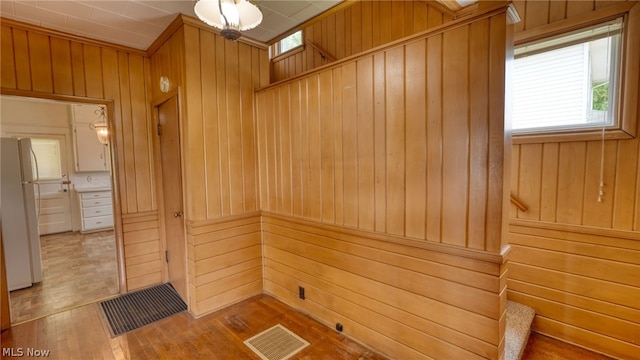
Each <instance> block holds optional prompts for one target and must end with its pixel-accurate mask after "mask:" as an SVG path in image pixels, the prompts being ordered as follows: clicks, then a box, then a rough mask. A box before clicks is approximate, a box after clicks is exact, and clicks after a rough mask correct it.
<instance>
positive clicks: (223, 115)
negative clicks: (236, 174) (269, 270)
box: [215, 38, 231, 216]
mask: <svg viewBox="0 0 640 360" xmlns="http://www.w3.org/2000/svg"><path fill="white" fill-rule="evenodd" d="M225 42H226V41H224V40H223V39H220V38H218V39H216V42H215V43H216V49H215V54H216V92H215V97H216V101H217V103H218V105H217V109H218V114H217V120H218V148H219V152H220V170H219V174H220V190H219V192H220V201H221V203H222V206H221V209H222V215H223V216H227V215H229V214H230V213H231V204H230V203H229V190H228V189H229V159H230V153H229V141H228V139H229V135H228V126H229V125H228V118H229V117H228V112H227V105H226V91H218V89H225V84H226V83H227V71H226V61H227V54H226V47H225Z"/></svg>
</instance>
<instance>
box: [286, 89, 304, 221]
mask: <svg viewBox="0 0 640 360" xmlns="http://www.w3.org/2000/svg"><path fill="white" fill-rule="evenodd" d="M301 91H302V88H301V82H300V81H295V82H293V83H292V84H290V86H289V97H290V99H291V107H290V114H291V162H292V167H291V172H292V174H291V183H292V186H291V197H292V201H293V215H294V216H299V217H302V215H303V198H302V191H303V188H302V172H303V167H302V124H301V123H300V121H301V119H302V103H301V101H300V93H301Z"/></svg>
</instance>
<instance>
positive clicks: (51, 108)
mask: <svg viewBox="0 0 640 360" xmlns="http://www.w3.org/2000/svg"><path fill="white" fill-rule="evenodd" d="M80 101H84V99H80ZM0 102H1V104H2V106H1V107H0V108H1V111H2V113H1V116H0V125H1V127H0V133H1V134H0V135H1V136H2V137H3V138H28V139H31V141H30V142H31V149H32V153H33V160H32V166H33V168H34V173H36V174H38V175H36V178H35V179H34V180H35V181H34V185H33V186H34V188H35V189H34V193H35V198H36V201H35V204H29V206H31V205H33V206H35V207H36V210H37V213H38V218H37V226H36V228H37V231H38V233H39V238H40V254H41V256H40V259H34V258H33V257H32V259H31V261H38V260H39V261H41V265H42V281H34V282H33V284H32V285H31V286H27V287H24V286H25V285H20V286H17V287H14V288H11V286H10V287H9V290H10V293H9V303H10V308H11V323H12V324H14V325H15V324H18V323H22V322H25V321H29V320H33V319H37V318H40V317H43V316H46V315H50V314H53V313H57V312H60V311H64V310H68V309H70V308H74V307H77V306H80V305H84V304H87V303H91V302H95V301H99V300H103V299H105V298H109V297H112V296H115V295H117V294H119V293H120V284H119V282H118V279H119V278H120V276H119V275H120V274H119V270H118V269H119V268H120V266H119V264H118V261H119V260H118V251H119V245H118V241H117V236H116V234H115V231H114V229H113V225H114V221H113V220H114V216H115V214H116V211H114V210H115V209H114V208H113V204H114V202H113V197H114V193H113V191H112V184H113V183H114V180H115V174H114V172H113V171H112V167H111V164H110V148H109V145H102V144H100V143H99V141H97V135H96V133H95V132H94V131H85V130H88V129H89V124H90V123H91V122H93V121H94V120H95V119H96V118H97V117H98V115H97V114H96V112H95V109H97V108H99V107H100V106H102V107H104V105H105V104H103V103H91V102H75V101H73V100H70V101H66V100H57V99H56V100H54V99H41V98H30V97H23V96H7V95H1V96H0ZM85 127H86V128H87V129H84V128H85ZM87 144H89V145H87ZM79 154H82V157H80V156H78V155H79ZM87 158H88V159H89V160H87ZM79 159H82V161H83V162H82V163H81V162H80V161H79ZM92 159H93V160H92ZM40 174H41V175H40ZM2 207H3V208H4V207H5V206H4V204H3V206H2ZM6 226H7V224H3V234H4V231H5V227H6ZM8 241H11V239H9V238H7V237H5V236H3V242H4V245H5V250H6V249H7V244H6V243H7V242H8ZM7 256H11V254H9V253H7V252H6V251H5V257H7ZM10 283H11V282H10V281H9V284H10Z"/></svg>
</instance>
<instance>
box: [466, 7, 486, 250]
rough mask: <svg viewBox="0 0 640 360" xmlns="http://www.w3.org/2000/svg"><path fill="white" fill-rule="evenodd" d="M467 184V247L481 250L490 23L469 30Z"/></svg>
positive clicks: (483, 238)
mask: <svg viewBox="0 0 640 360" xmlns="http://www.w3.org/2000/svg"><path fill="white" fill-rule="evenodd" d="M469 34H470V35H469V36H470V39H469V42H470V45H469V85H470V89H469V101H470V103H469V115H470V118H469V152H470V153H471V154H473V155H472V156H471V157H470V158H469V178H470V179H481V181H470V182H469V225H468V226H469V229H468V238H469V239H468V246H469V247H470V248H474V249H478V250H484V246H485V243H484V240H485V229H486V225H485V224H486V221H487V210H486V208H487V196H488V194H487V192H488V189H487V181H488V172H487V164H488V163H489V146H488V145H489V132H488V129H489V112H488V109H489V99H488V98H487V97H486V96H483V94H485V93H487V92H488V91H489V89H490V86H489V48H488V47H487V39H488V38H489V20H486V19H485V20H482V21H478V22H475V23H473V24H471V26H470V29H469Z"/></svg>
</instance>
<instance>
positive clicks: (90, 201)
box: [78, 190, 113, 233]
mask: <svg viewBox="0 0 640 360" xmlns="http://www.w3.org/2000/svg"><path fill="white" fill-rule="evenodd" d="M78 199H79V200H80V221H81V225H82V230H81V232H83V233H84V232H89V231H97V230H106V229H110V228H113V206H112V204H111V191H108V190H107V191H88V192H80V193H79V196H78Z"/></svg>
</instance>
